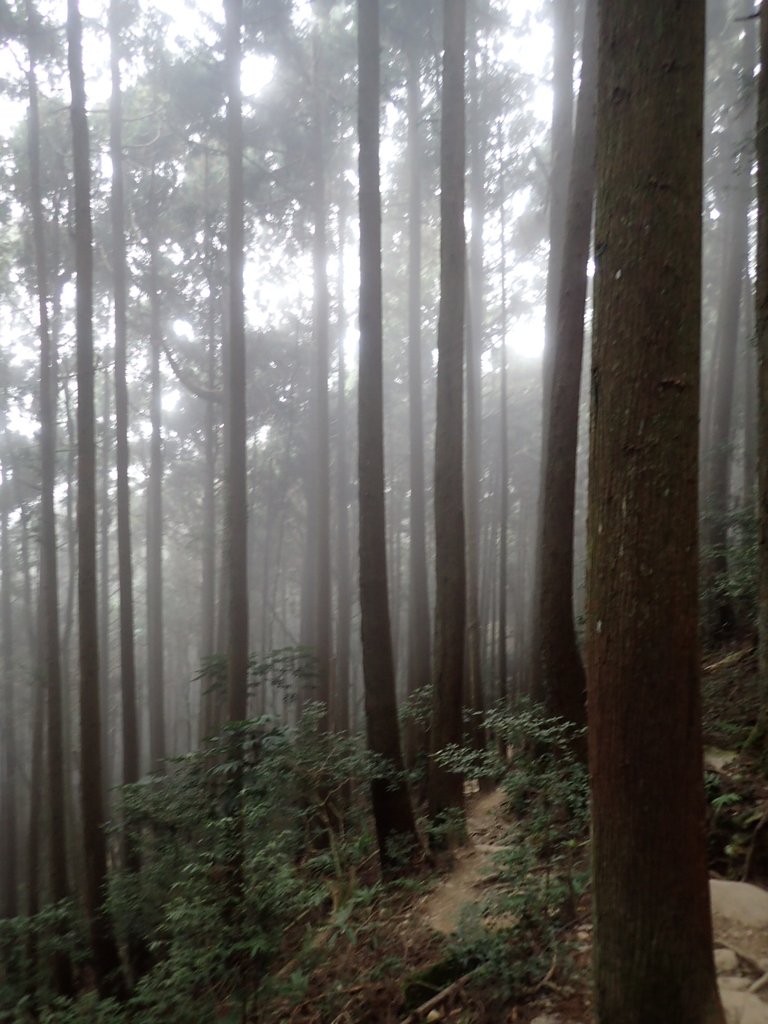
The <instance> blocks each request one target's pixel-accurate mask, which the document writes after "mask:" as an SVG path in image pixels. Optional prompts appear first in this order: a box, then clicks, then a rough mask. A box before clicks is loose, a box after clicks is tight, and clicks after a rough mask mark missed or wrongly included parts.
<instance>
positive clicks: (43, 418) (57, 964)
mask: <svg viewBox="0 0 768 1024" xmlns="http://www.w3.org/2000/svg"><path fill="white" fill-rule="evenodd" d="M27 25H28V30H29V35H30V57H29V68H28V71H27V83H28V87H29V112H28V121H27V154H28V159H29V171H30V186H31V189H30V194H31V206H32V225H33V233H34V247H35V267H36V271H37V295H38V315H39V337H40V463H41V488H40V630H39V636H40V638H41V640H42V649H41V651H40V655H39V659H40V660H39V665H40V673H41V678H42V680H43V683H44V685H45V689H46V706H47V711H48V715H47V733H48V737H47V738H48V762H47V767H48V772H47V790H48V836H49V841H50V842H49V855H48V869H49V874H50V896H51V900H52V901H53V902H54V903H58V902H59V901H60V900H63V899H66V897H67V896H69V877H68V871H67V826H66V812H65V807H66V802H65V801H66V798H65V785H66V781H67V778H68V774H67V772H66V771H65V765H64V741H63V698H62V682H61V639H60V634H59V587H58V565H57V554H56V513H55V509H54V489H55V486H56V402H57V395H58V387H57V381H56V376H55V373H54V365H53V364H54V357H53V352H52V345H51V333H50V324H49V316H48V268H47V262H46V250H45V236H44V223H43V207H42V198H41V184H40V145H39V139H40V118H39V112H38V95H37V78H36V68H35V61H34V57H33V54H32V41H31V40H32V38H33V27H32V14H31V5H29V4H28V5H27ZM78 276H79V275H78ZM94 501H95V494H94ZM94 541H95V537H94ZM94 611H95V609H94ZM97 682H98V676H97ZM53 969H54V983H55V986H56V989H57V991H58V992H59V994H61V995H71V993H72V991H73V980H72V969H71V965H70V962H69V957H68V956H67V955H66V954H65V953H64V952H59V953H57V954H56V956H55V957H54V959H53Z"/></svg>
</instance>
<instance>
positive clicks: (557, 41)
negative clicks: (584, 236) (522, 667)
mask: <svg viewBox="0 0 768 1024" xmlns="http://www.w3.org/2000/svg"><path fill="white" fill-rule="evenodd" d="M551 10H552V51H553V74H552V150H551V171H550V178H549V259H548V264H547V297H546V308H545V321H544V356H543V359H542V391H541V402H542V428H543V429H542V435H541V451H542V453H543V452H544V451H546V446H547V438H546V433H545V430H546V424H547V421H548V419H549V412H548V409H549V405H550V394H551V390H552V366H553V361H554V334H555V331H556V328H557V316H558V304H559V302H560V281H561V278H562V268H563V241H564V236H565V216H566V203H567V196H568V182H569V179H570V173H571V153H572V149H573V53H574V42H575V21H576V18H575V2H574V0H552V6H551ZM539 495H541V488H539ZM536 511H537V515H536V521H535V526H534V529H533V530H532V531H530V532H532V533H533V536H534V538H535V542H534V548H533V551H534V557H535V562H534V564H533V598H532V601H531V606H530V608H531V611H530V613H529V616H530V623H529V628H528V630H527V634H528V635H527V637H526V640H527V642H528V643H529V644H530V652H529V657H528V658H527V659H526V660H527V666H528V667H527V669H526V671H525V673H524V675H525V681H526V686H527V687H528V688H529V689H530V692H531V694H532V695H533V696H534V697H535V698H536V699H537V700H541V699H542V698H543V687H542V679H541V665H540V659H539V656H538V652H539V651H540V650H541V623H540V619H539V614H538V610H539V603H540V596H539V592H540V589H541V573H542V568H543V567H542V565H541V563H540V561H539V554H540V552H541V543H540V540H539V535H540V533H541V529H542V520H543V515H542V509H541V507H540V505H539V506H538V507H537V510H536Z"/></svg>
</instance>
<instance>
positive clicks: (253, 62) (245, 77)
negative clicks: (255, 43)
mask: <svg viewBox="0 0 768 1024" xmlns="http://www.w3.org/2000/svg"><path fill="white" fill-rule="evenodd" d="M276 67H277V60H276V59H275V58H274V57H272V56H270V55H265V54H260V53H249V54H247V55H246V56H245V57H243V62H242V64H241V65H240V81H241V83H242V89H243V95H244V96H247V97H249V98H251V99H255V97H257V96H259V95H260V94H261V93H262V92H263V91H264V90H265V89H266V88H267V86H268V85H269V83H270V82H271V81H272V79H273V78H274V75H275V68H276Z"/></svg>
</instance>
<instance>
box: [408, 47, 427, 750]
mask: <svg viewBox="0 0 768 1024" xmlns="http://www.w3.org/2000/svg"><path fill="white" fill-rule="evenodd" d="M418 42H419V41H418V39H417V37H416V35H415V34H410V35H409V36H408V44H407V51H406V58H407V62H408V77H407V81H406V88H407V93H408V101H407V102H408V150H407V159H408V417H409V419H408V431H409V434H408V436H409V451H410V492H411V493H410V509H409V527H410V536H409V542H410V543H409V565H408V586H409V601H408V670H407V677H406V693H407V695H408V696H409V697H412V696H413V695H414V694H415V693H416V691H417V690H420V689H421V688H422V687H425V686H429V684H430V682H431V657H430V645H431V641H432V633H431V626H430V616H429V589H428V583H427V525H426V522H427V515H426V481H425V473H424V398H423V391H424V385H423V375H422V374H423V370H422V343H421V263H422V255H421V253H422V241H421V236H422V230H421V217H422V210H421V207H422V187H421V175H422V164H423V144H422V128H421V117H422V114H421V61H420V59H419V47H418ZM428 744H429V735H428V730H427V728H426V726H425V725H422V724H420V723H418V722H416V721H415V720H414V719H412V718H409V720H408V722H407V723H406V727H405V758H406V762H407V764H408V766H409V767H411V768H412V767H413V766H414V764H415V763H416V760H417V758H418V756H419V755H422V756H423V755H426V753H427V749H428Z"/></svg>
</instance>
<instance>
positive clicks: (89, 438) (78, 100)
mask: <svg viewBox="0 0 768 1024" xmlns="http://www.w3.org/2000/svg"><path fill="white" fill-rule="evenodd" d="M67 41H68V65H69V81H70V88H71V92H72V104H71V108H70V113H71V120H72V151H73V153H74V183H75V268H76V273H77V282H76V327H77V484H78V487H77V536H78V608H79V613H80V615H79V620H80V785H81V796H82V819H83V822H82V824H83V845H84V852H85V906H86V912H87V915H88V921H89V926H90V938H91V956H92V962H93V969H94V974H95V977H96V983H97V985H98V987H99V991H100V992H101V994H102V995H108V994H114V993H115V992H118V991H119V990H120V988H121V982H120V977H119V971H120V961H119V958H118V953H117V945H116V943H115V938H114V934H113V932H112V927H111V923H110V921H109V918H108V916H107V913H106V907H105V905H104V897H105V891H104V890H105V885H106V881H107V851H106V836H105V834H104V824H105V820H104V819H105V815H104V803H103V798H102V782H101V770H102V769H101V763H102V751H101V729H100V724H101V714H100V708H99V703H100V687H99V651H98V622H97V590H96V444H95V416H94V369H93V231H92V226H91V203H90V193H91V170H90V143H89V139H88V119H87V115H86V107H85V80H84V76H83V52H82V24H81V20H80V11H79V8H78V2H77V0H67Z"/></svg>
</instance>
